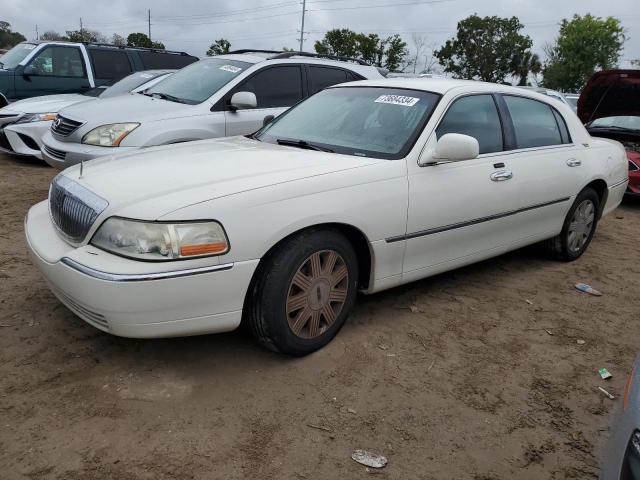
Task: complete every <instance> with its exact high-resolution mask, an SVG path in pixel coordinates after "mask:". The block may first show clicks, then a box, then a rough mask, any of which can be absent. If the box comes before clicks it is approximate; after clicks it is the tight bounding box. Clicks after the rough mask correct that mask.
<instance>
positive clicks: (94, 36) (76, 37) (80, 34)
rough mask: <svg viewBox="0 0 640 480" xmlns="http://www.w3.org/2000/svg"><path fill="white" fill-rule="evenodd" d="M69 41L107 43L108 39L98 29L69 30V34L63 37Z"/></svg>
mask: <svg viewBox="0 0 640 480" xmlns="http://www.w3.org/2000/svg"><path fill="white" fill-rule="evenodd" d="M61 40H67V41H69V42H84V43H107V41H108V39H107V37H105V36H104V35H103V34H101V33H100V32H98V31H97V30H87V29H86V28H83V29H82V30H67V34H66V35H65V36H64V37H63V38H62V39H61Z"/></svg>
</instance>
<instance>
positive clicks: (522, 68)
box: [515, 51, 542, 87]
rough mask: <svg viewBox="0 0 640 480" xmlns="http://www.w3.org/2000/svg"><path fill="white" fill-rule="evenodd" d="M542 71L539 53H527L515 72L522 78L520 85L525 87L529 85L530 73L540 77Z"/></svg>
mask: <svg viewBox="0 0 640 480" xmlns="http://www.w3.org/2000/svg"><path fill="white" fill-rule="evenodd" d="M541 71H542V62H540V56H539V55H538V54H537V53H532V52H531V51H527V52H525V53H524V55H523V56H522V58H521V59H520V63H518V65H517V67H516V71H515V75H516V76H518V77H520V81H519V82H518V85H519V86H521V87H524V86H525V85H527V79H528V78H529V73H533V74H534V75H538V74H539V73H540V72H541Z"/></svg>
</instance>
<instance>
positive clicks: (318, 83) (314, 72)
mask: <svg viewBox="0 0 640 480" xmlns="http://www.w3.org/2000/svg"><path fill="white" fill-rule="evenodd" d="M347 81H351V78H347V72H346V71H345V70H342V69H340V68H326V67H314V66H311V65H310V66H309V88H310V91H309V95H313V94H314V93H318V92H319V91H320V90H324V89H325V88H327V87H330V86H331V85H336V84H338V83H344V82H347Z"/></svg>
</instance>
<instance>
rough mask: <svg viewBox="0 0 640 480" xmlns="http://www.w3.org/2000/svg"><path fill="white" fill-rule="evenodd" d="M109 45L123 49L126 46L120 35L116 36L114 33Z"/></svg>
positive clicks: (125, 41)
mask: <svg viewBox="0 0 640 480" xmlns="http://www.w3.org/2000/svg"><path fill="white" fill-rule="evenodd" d="M111 43H113V44H114V45H117V46H119V47H124V46H126V45H127V40H126V39H125V38H124V37H123V36H122V35H118V34H117V33H114V34H113V36H112V37H111Z"/></svg>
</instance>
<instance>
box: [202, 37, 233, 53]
mask: <svg viewBox="0 0 640 480" xmlns="http://www.w3.org/2000/svg"><path fill="white" fill-rule="evenodd" d="M230 48H231V42H230V41H229V40H227V39H226V38H219V39H218V40H216V41H215V42H213V43H212V44H211V46H210V47H209V50H207V56H209V57H212V56H213V55H223V54H225V53H229V49H230Z"/></svg>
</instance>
